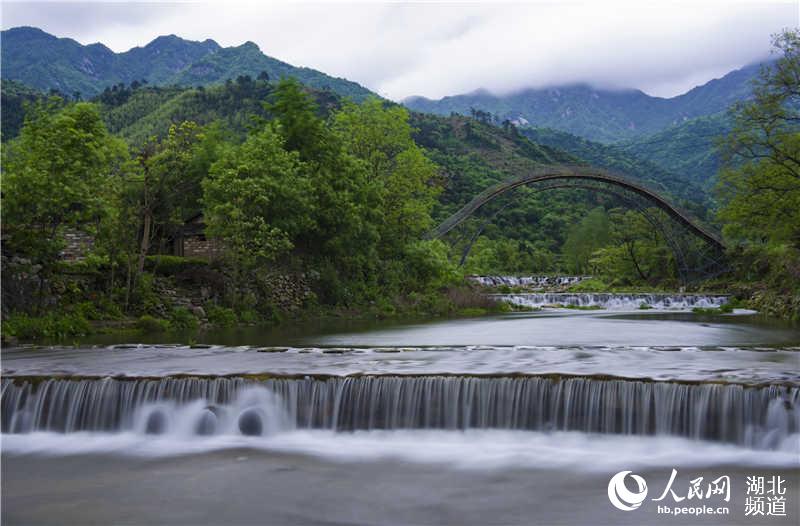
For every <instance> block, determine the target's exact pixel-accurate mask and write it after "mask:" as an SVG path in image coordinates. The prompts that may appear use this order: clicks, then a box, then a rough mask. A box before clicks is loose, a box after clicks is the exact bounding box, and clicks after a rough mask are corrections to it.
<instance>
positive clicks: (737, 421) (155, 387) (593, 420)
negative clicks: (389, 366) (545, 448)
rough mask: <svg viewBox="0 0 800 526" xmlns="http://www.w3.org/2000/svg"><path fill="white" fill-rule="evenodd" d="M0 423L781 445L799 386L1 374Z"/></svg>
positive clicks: (190, 431) (36, 427)
mask: <svg viewBox="0 0 800 526" xmlns="http://www.w3.org/2000/svg"><path fill="white" fill-rule="evenodd" d="M0 403H1V404H2V430H3V432H4V433H27V432H32V431H56V432H64V433H73V432H78V431H104V432H119V431H130V432H136V433H141V434H147V433H152V434H172V435H178V436H184V435H186V436H190V435H227V434H243V435H267V434H271V433H277V432H280V431H286V430H291V429H297V428H315V429H329V430H333V431H352V430H378V429H382V430H399V429H451V430H457V429H473V428H481V429H486V428H499V429H515V430H539V431H555V430H559V431H561V430H563V431H581V432H589V433H607V434H628V435H672V436H682V437H688V438H694V439H703V440H713V441H721V442H729V443H735V444H739V445H743V446H747V447H755V448H764V449H786V448H791V447H793V446H791V441H792V440H794V438H793V437H796V434H797V433H798V432H800V406H799V405H798V404H800V388H797V387H785V386H775V385H772V386H767V387H746V386H741V385H732V384H731V385H726V384H687V383H674V382H647V381H629V380H609V379H594V378H580V377H577V378H558V377H553V378H550V377H532V376H517V377H512V376H506V377H468V376H413V377H412V376H359V377H327V378H326V377H319V378H314V377H304V378H270V379H266V380H256V379H250V378H164V379H111V378H106V379H83V380H70V379H50V380H44V381H40V382H35V381H33V380H30V379H25V378H15V379H4V380H3V383H2V394H1V395H0Z"/></svg>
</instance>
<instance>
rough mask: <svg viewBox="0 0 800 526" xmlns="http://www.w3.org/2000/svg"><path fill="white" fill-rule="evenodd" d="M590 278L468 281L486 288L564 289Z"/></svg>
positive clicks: (530, 277) (522, 277) (514, 277)
mask: <svg viewBox="0 0 800 526" xmlns="http://www.w3.org/2000/svg"><path fill="white" fill-rule="evenodd" d="M589 278H590V276H469V277H468V278H467V279H469V280H470V281H473V282H475V283H477V284H479V285H482V286H484V287H493V288H494V287H502V286H506V287H527V288H545V287H563V286H567V285H575V284H576V283H580V282H581V281H583V280H585V279H589Z"/></svg>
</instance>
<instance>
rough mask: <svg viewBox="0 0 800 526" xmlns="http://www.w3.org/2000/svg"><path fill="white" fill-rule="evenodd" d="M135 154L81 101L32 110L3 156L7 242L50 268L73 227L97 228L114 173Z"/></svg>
mask: <svg viewBox="0 0 800 526" xmlns="http://www.w3.org/2000/svg"><path fill="white" fill-rule="evenodd" d="M128 159H129V157H128V151H127V147H126V146H125V144H124V143H123V142H122V141H120V140H118V139H116V138H114V137H112V136H111V135H109V134H108V132H107V130H106V128H105V125H104V124H103V121H102V120H101V119H100V115H99V113H98V111H97V108H96V107H95V106H94V105H93V104H89V103H77V104H74V105H71V106H68V107H66V108H64V109H61V110H57V111H55V107H53V106H50V105H40V106H37V107H36V108H34V109H32V110H31V113H30V114H29V116H28V118H27V119H26V122H25V125H24V126H23V128H22V131H21V133H20V136H19V137H18V138H17V139H15V140H14V141H12V142H11V143H9V145H8V148H6V149H5V151H4V162H3V221H4V226H5V228H6V229H7V230H6V231H7V233H8V235H9V238H8V242H9V246H11V247H12V248H13V250H14V251H17V252H19V253H22V254H24V255H26V256H28V257H29V258H31V259H32V260H33V261H35V262H37V263H40V264H42V265H44V266H45V269H49V268H50V267H51V266H52V265H53V264H54V263H55V261H56V260H57V259H58V258H59V252H60V251H61V250H62V248H63V247H64V240H63V233H64V230H65V229H66V228H73V229H77V230H81V231H84V232H87V233H91V234H97V231H98V229H99V228H101V227H102V223H103V220H104V219H105V218H106V216H107V213H108V203H109V198H110V194H111V193H112V192H113V188H114V183H115V179H116V178H117V176H118V175H119V174H120V173H121V172H122V171H123V170H124V169H125V167H126V161H127V160H128Z"/></svg>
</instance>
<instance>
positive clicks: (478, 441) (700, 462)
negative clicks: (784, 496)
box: [2, 430, 800, 472]
mask: <svg viewBox="0 0 800 526" xmlns="http://www.w3.org/2000/svg"><path fill="white" fill-rule="evenodd" d="M242 448H245V449H251V450H254V451H261V452H272V453H290V454H300V455H308V456H312V457H317V458H322V459H324V460H328V461H333V462H376V461H382V460H396V461H402V462H413V463H421V464H444V465H448V466H451V467H457V468H462V469H508V468H525V469H533V468H539V469H544V468H551V469H570V470H573V471H585V472H608V471H609V470H613V469H618V468H619V469H623V468H625V469H633V468H639V467H658V466H673V467H680V466H695V467H697V466H714V465H737V466H759V467H775V468H797V467H800V435H792V436H790V437H787V438H786V439H785V440H784V442H783V444H782V445H781V448H780V449H779V450H776V451H754V450H752V449H747V448H741V447H737V446H733V445H725V444H714V443H709V442H702V441H694V440H688V439H683V438H675V437H641V436H609V435H600V434H585V433H577V432H552V433H546V432H529V431H507V430H467V431H443V430H398V431H356V432H350V433H337V432H333V431H328V430H296V431H288V432H283V433H276V434H273V435H270V436H261V437H247V436H241V435H217V436H212V437H192V438H187V437H185V436H181V435H177V434H171V435H162V436H156V437H154V436H151V435H143V434H141V433H135V432H127V433H70V434H62V433H51V432H37V433H31V434H26V435H2V451H3V453H4V454H9V455H40V456H66V455H85V454H118V455H124V456H134V457H145V458H150V457H153V458H162V457H171V456H179V455H191V454H201V453H208V452H213V451H222V450H233V449H242Z"/></svg>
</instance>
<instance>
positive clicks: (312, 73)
mask: <svg viewBox="0 0 800 526" xmlns="http://www.w3.org/2000/svg"><path fill="white" fill-rule="evenodd" d="M0 36H1V38H2V43H3V45H2V50H0V52H1V54H2V78H4V79H10V80H16V81H19V82H21V83H23V84H26V85H28V86H31V87H34V88H37V89H40V90H43V91H50V90H57V91H59V92H61V93H64V94H67V95H69V96H73V94H75V93H79V94H80V95H81V96H82V97H84V98H90V97H92V96H95V95H97V94H99V93H101V92H102V91H103V90H104V89H105V88H107V87H110V86H114V85H116V84H119V83H124V84H130V83H131V82H133V81H140V80H142V79H145V80H147V81H148V83H150V84H152V85H158V86H167V85H180V86H192V85H208V84H216V83H220V82H224V81H226V80H228V79H235V78H237V77H239V76H242V75H249V76H251V77H253V78H255V77H257V76H258V75H260V74H261V73H262V72H266V73H267V75H268V76H269V77H270V78H271V79H279V78H283V77H287V76H293V77H296V78H297V79H298V80H300V81H301V82H302V83H304V84H306V85H308V86H311V87H314V88H318V89H330V90H332V91H334V92H336V93H338V94H339V95H342V96H345V97H351V98H353V99H355V100H362V99H364V98H365V97H367V96H368V95H370V94H371V92H370V91H369V90H368V89H366V88H364V87H362V86H360V85H358V84H356V83H355V82H351V81H348V80H345V79H340V78H335V77H331V76H329V75H326V74H324V73H322V72H319V71H316V70H313V69H309V68H299V67H295V66H292V65H291V64H287V63H285V62H281V61H280V60H277V59H274V58H271V57H268V56H266V55H264V54H263V53H262V52H261V50H259V48H258V46H257V45H256V44H254V43H252V42H247V43H245V44H242V45H241V46H237V47H229V48H223V47H221V46H220V45H219V44H217V43H216V42H214V41H213V40H210V39H209V40H204V41H203V42H195V41H191V40H184V39H182V38H180V37H177V36H175V35H168V36H161V37H158V38H156V39H155V40H153V41H152V42H150V43H149V44H147V45H146V46H144V47H135V48H133V49H130V50H128V51H125V52H124V53H114V52H113V51H111V50H110V49H109V48H107V47H106V46H104V45H102V44H90V45H88V46H84V45H82V44H80V43H78V42H76V41H75V40H72V39H69V38H57V37H55V36H53V35H51V34H49V33H46V32H44V31H42V30H41V29H37V28H33V27H17V28H13V29H8V30H6V31H3V32H2V35H0Z"/></svg>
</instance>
